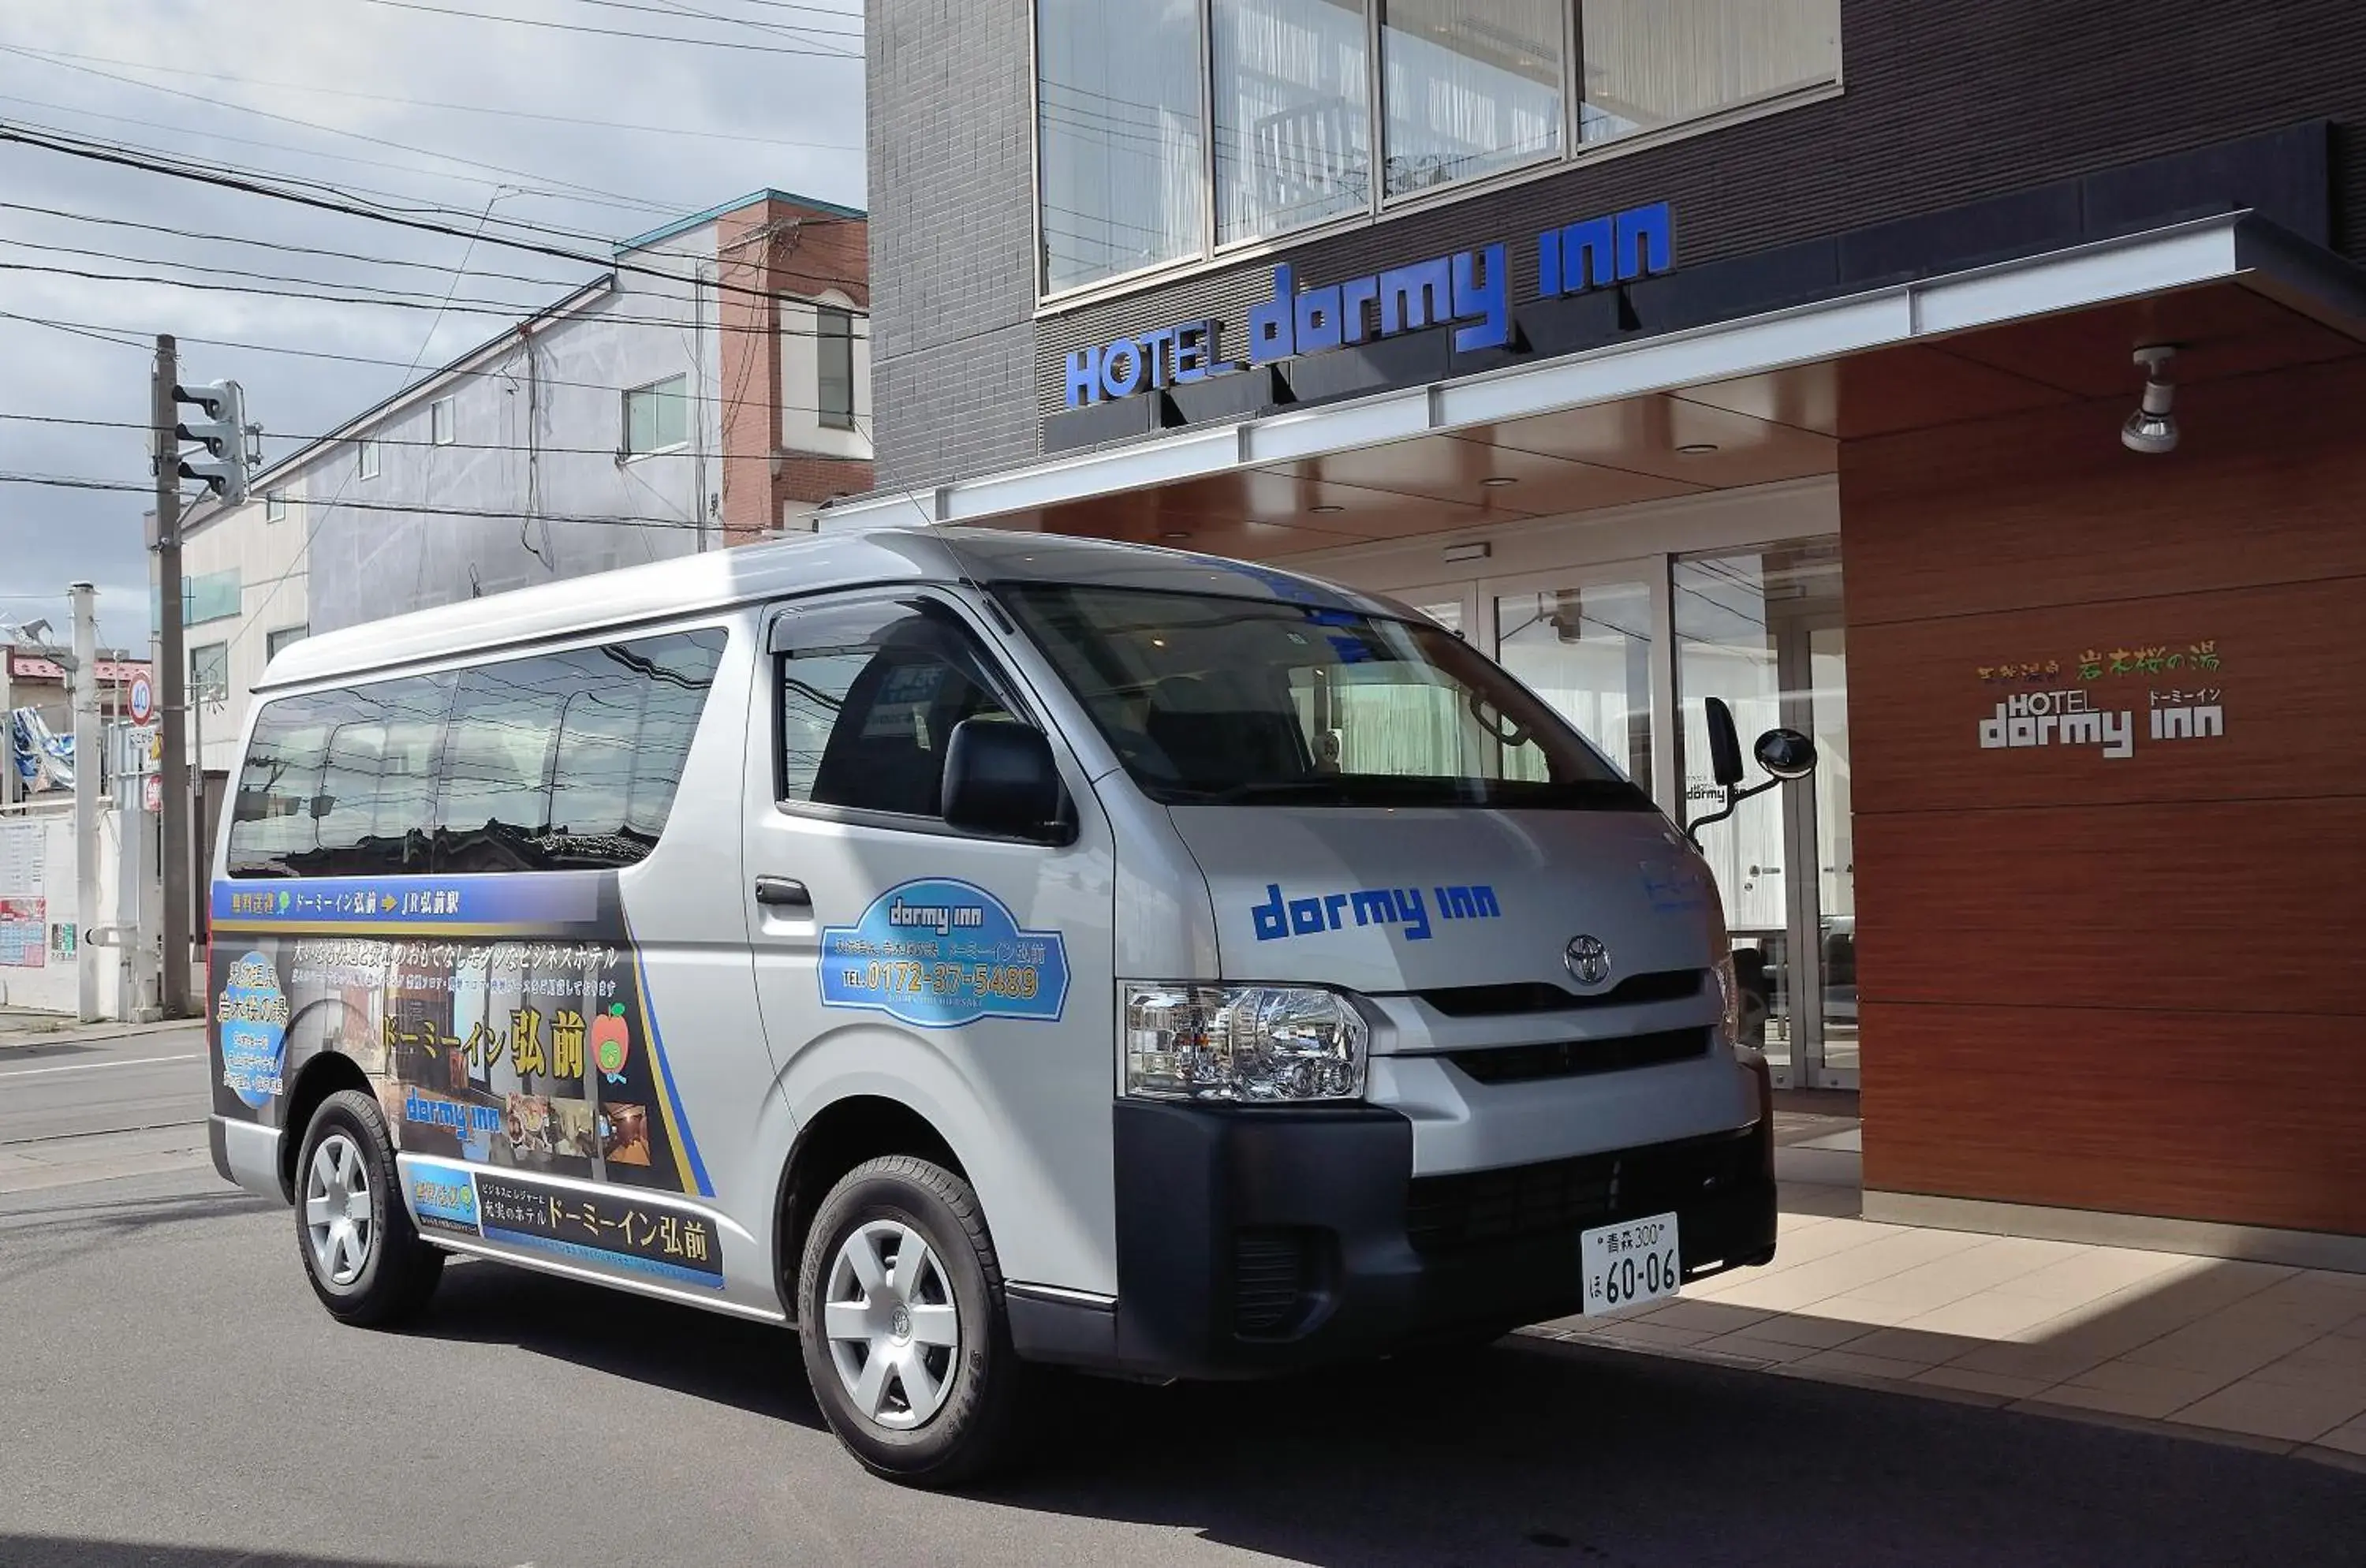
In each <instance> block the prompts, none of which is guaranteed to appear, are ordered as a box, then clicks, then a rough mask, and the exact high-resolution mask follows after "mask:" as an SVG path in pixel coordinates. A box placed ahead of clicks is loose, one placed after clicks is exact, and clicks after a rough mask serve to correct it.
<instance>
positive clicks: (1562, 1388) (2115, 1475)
mask: <svg viewBox="0 0 2366 1568" xmlns="http://www.w3.org/2000/svg"><path fill="white" fill-rule="evenodd" d="M413 1332H417V1333H422V1334H425V1335H429V1336H434V1337H442V1338H445V1339H450V1340H455V1341H462V1342H471V1343H512V1344H516V1345H518V1346H521V1347H523V1348H527V1349H531V1350H534V1351H535V1352H537V1353H539V1354H543V1355H546V1356H552V1357H556V1358H558V1359H563V1360H567V1361H569V1362H573V1363H577V1364H580V1365H583V1366H587V1367H591V1368H593V1369H596V1370H599V1371H605V1372H608V1373H610V1374H612V1375H615V1376H619V1377H627V1378H632V1379H635V1380H637V1381H641V1382H648V1383H651V1384H655V1385H659V1386H662V1387H667V1388H671V1389H677V1390H680V1391H682V1392H683V1393H690V1394H693V1395H695V1396H696V1397H699V1398H702V1399H706V1400H712V1401H714V1402H715V1403H717V1404H726V1405H730V1406H733V1407H736V1408H738V1409H742V1410H747V1411H750V1412H754V1413H758V1414H760V1415H764V1416H775V1417H779V1418H781V1419H783V1420H785V1421H787V1422H790V1423H792V1424H794V1425H795V1426H798V1427H806V1428H809V1429H818V1428H819V1427H821V1422H820V1420H819V1417H818V1415H817V1412H816V1410H815V1408H814V1406H813V1404H812V1402H811V1398H810V1396H809V1395H808V1393H806V1387H805V1381H804V1377H803V1373H802V1371H801V1370H800V1368H799V1366H798V1365H797V1362H796V1360H795V1341H794V1339H793V1338H792V1337H790V1336H789V1335H788V1334H786V1333H785V1332H784V1331H783V1330H781V1329H778V1328H773V1327H770V1326H767V1325H760V1324H753V1323H741V1322H736V1321H732V1320H729V1319H723V1318H716V1317H710V1316H706V1315H704V1314H697V1315H693V1311H692V1309H688V1308H682V1307H676V1306H671V1305H669V1304H667V1303H661V1302H655V1301H648V1300H642V1299H637V1298H632V1297H627V1296H623V1295H618V1294H612V1293H609V1292H604V1291H601V1290H599V1289H598V1288H597V1287H593V1286H589V1285H583V1284H579V1283H576V1282H574V1281H571V1280H560V1279H555V1278H552V1277H549V1276H545V1275H536V1274H531V1273H526V1272H524V1271H521V1270H516V1269H504V1268H501V1267H500V1266H498V1265H492V1264H485V1263H467V1264H456V1265H455V1266H454V1267H453V1268H452V1269H450V1271H449V1272H448V1274H447V1276H446V1279H445V1286H444V1290H443V1292H441V1293H439V1295H438V1297H437V1299H436V1302H435V1305H434V1309H433V1310H432V1312H431V1313H430V1314H429V1315H428V1316H427V1317H426V1318H425V1319H424V1320H423V1322H422V1323H421V1325H419V1326H418V1328H416V1329H415V1330H414V1331H413ZM1038 1393H1039V1402H1038V1406H1037V1431H1036V1432H1035V1434H1034V1438H1033V1443H1032V1447H1031V1452H1030V1454H1029V1455H1028V1458H1027V1459H1026V1461H1024V1462H1023V1463H1022V1464H1021V1465H1020V1467H1019V1468H1018V1469H1017V1470H1016V1471H1015V1472H1013V1473H1011V1474H1010V1475H1009V1476H1008V1478H1006V1479H1004V1480H1003V1481H1001V1482H998V1483H995V1484H993V1485H991V1486H989V1487H987V1488H986V1489H984V1490H982V1491H980V1492H978V1493H976V1494H975V1499H976V1500H977V1501H980V1502H985V1503H987V1504H991V1505H997V1506H1006V1507H1010V1508H1015V1509H1022V1510H1027V1511H1031V1512H1049V1513H1054V1514H1062V1515H1073V1516H1076V1517H1089V1518H1097V1519H1109V1520H1114V1521H1121V1522H1126V1523H1133V1524H1146V1525H1152V1526H1157V1527H1164V1528H1167V1529H1184V1530H1189V1531H1191V1532H1193V1533H1195V1534H1197V1535H1199V1536H1200V1537H1202V1538H1204V1539H1206V1540H1211V1541H1214V1542H1220V1543H1222V1544H1226V1545H1231V1546H1235V1547H1239V1548H1242V1549H1245V1550H1248V1551H1258V1552H1263V1553H1266V1554H1268V1555H1270V1556H1272V1557H1276V1558H1279V1559H1281V1560H1284V1561H1287V1562H1301V1563H1308V1564H1319V1565H1322V1568H1367V1565H1377V1564H1390V1563H1407V1564H1411V1563H1424V1564H1444V1565H1453V1564H1463V1565H1468V1568H1480V1565H1483V1564H1496V1563H1510V1564H1519V1563H1530V1562H1533V1563H1588V1564H1593V1563H1603V1564H1608V1563H1645V1562H1649V1563H1657V1562H1683V1563H1684V1564H1687V1568H1711V1565H1715V1564H1724V1563H1732V1564H1737V1565H1739V1564H1752V1565H1759V1568H1763V1565H1781V1564H1789V1563H1799V1564H1810V1563H1812V1564H1816V1565H1817V1568H1828V1565H1829V1564H1831V1563H1832V1562H1852V1563H1889V1562H1895V1563H1901V1564H1905V1563H1911V1564H1916V1565H1922V1564H1929V1563H1933V1562H1951V1563H1952V1562H1993V1563H2000V1564H2011V1565H2013V1568H2035V1565H2039V1564H2053V1563H2061V1564H2082V1565H2083V1564H2090V1563H2094V1562H2144V1563H2146V1564H2177V1563H2195V1564H2205V1563H2206V1564H2223V1563H2227V1562H2279V1561H2282V1562H2322V1561H2327V1553H2328V1552H2336V1551H2341V1550H2346V1549H2347V1547H2348V1545H2349V1543H2350V1542H2351V1541H2352V1540H2354V1532H2355V1527H2356V1522H2357V1521H2358V1520H2359V1519H2360V1518H2361V1517H2366V1477H2361V1476H2359V1475H2356V1474H2351V1473H2349V1472H2342V1471H2337V1470H2334V1469H2331V1468H2329V1467H2325V1466H2319V1465H2315V1464H2312V1463H2309V1462H2307V1461H2301V1460H2294V1459H2289V1458H2282V1457H2278V1456H2274V1455H2269V1454H2262V1453H2256V1452H2252V1451H2248V1450H2239V1449H2234V1448H2228V1447H2224V1446H2219V1445H2214V1444H2206V1443H2201V1442H2194V1441H2187V1440H2183V1439H2179V1438H2166V1437H2160V1436H2156V1435H2153V1434H2149V1433H2142V1432H2130V1431H2124V1430H2119V1429H2114V1428H2111V1427H2101V1426H2094V1425H2089V1424H2086V1423H2081V1422H2074V1421H2065V1420H2061V1419H2058V1418H2054V1417H2046V1416H2024V1415H2019V1414H2015V1413H2011V1412H2007V1411H2000V1410H1992V1409H1983V1408H1975V1407H1971V1406H1967V1405H1960V1404H1949V1403H1945V1402H1943V1401H1937V1400H1932V1399H1925V1398H1920V1397H1913V1396H1905V1395H1895V1394H1888V1393H1879V1392H1876V1391H1870V1390H1865V1389H1858V1388H1850V1387H1845V1386H1841V1385H1836V1384H1830V1383H1821V1382H1809V1381H1807V1380H1803V1379H1797V1378H1787V1377H1780V1376H1771V1375H1767V1374H1764V1373H1760V1372H1751V1371H1735V1370H1732V1369H1728V1368H1720V1367H1712V1366H1707V1365H1701V1364H1695V1363H1686V1362H1679V1361H1673V1360H1667V1359H1658V1358H1641V1357H1635V1356H1630V1355H1628V1354H1625V1353H1622V1352H1618V1351H1614V1350H1599V1349H1594V1348H1582V1347H1575V1346H1561V1345H1543V1344H1540V1343H1538V1342H1535V1341H1526V1340H1518V1339H1515V1340H1508V1341H1505V1342H1504V1343H1502V1344H1500V1345H1498V1346H1495V1347H1493V1348H1487V1349H1483V1350H1479V1351H1473V1352H1469V1353H1465V1354H1462V1355H1459V1356H1452V1357H1446V1356H1441V1357H1437V1358H1429V1359H1414V1360H1404V1361H1397V1362H1387V1363H1380V1364H1377V1365H1369V1366H1362V1367H1351V1368H1346V1369H1340V1370H1337V1371H1328V1372H1324V1373H1319V1374H1314V1375H1310V1376H1305V1377H1300V1378H1294V1379H1290V1380H1286V1381H1281V1382H1264V1383H1246V1384H1234V1385H1189V1384H1185V1385H1177V1386H1173V1387H1167V1388H1152V1387H1144V1386H1139V1385H1132V1384H1124V1383H1114V1382H1099V1381H1096V1380H1092V1379H1087V1378H1081V1377H1072V1376H1058V1375H1053V1376H1047V1377H1045V1378H1044V1379H1043V1380H1042V1385H1041V1387H1040V1389H1039V1391H1038ZM848 1473H849V1483H850V1484H857V1485H862V1486H876V1487H880V1488H881V1491H880V1496H881V1499H882V1503H883V1506H894V1504H893V1494H892V1493H890V1492H888V1491H887V1490H886V1489H885V1488H884V1483H877V1482H873V1481H869V1480H858V1479H856V1478H855V1476H854V1472H852V1471H851V1468H850V1470H849V1472H848ZM2236 1499H2240V1503H2239V1506H2236V1503H2235V1500H2236ZM5 1561H7V1559H6V1555H5V1553H4V1552H0V1562H5Z"/></svg>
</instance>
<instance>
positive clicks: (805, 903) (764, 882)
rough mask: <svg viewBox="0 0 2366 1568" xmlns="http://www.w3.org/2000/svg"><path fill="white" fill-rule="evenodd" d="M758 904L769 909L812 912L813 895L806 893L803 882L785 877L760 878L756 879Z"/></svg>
mask: <svg viewBox="0 0 2366 1568" xmlns="http://www.w3.org/2000/svg"><path fill="white" fill-rule="evenodd" d="M756 902H757V903H759V904H761V905H763V906H765V907H766V908H774V909H805V910H807V911H810V910H811V909H812V908H813V895H812V894H810V893H808V892H806V885H805V884H804V883H802V882H794V881H791V880H790V879H789V878H788V877H785V876H760V877H758V878H757V879H756Z"/></svg>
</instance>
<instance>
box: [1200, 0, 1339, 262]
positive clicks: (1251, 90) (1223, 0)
mask: <svg viewBox="0 0 2366 1568" xmlns="http://www.w3.org/2000/svg"><path fill="white" fill-rule="evenodd" d="M1210 19H1211V31H1212V34H1213V36H1212V37H1211V39H1210V46H1211V56H1212V61H1213V74H1212V77H1211V80H1212V82H1213V84H1214V102H1215V110H1216V124H1215V143H1216V243H1218V244H1230V243H1233V242H1234V241H1238V240H1249V239H1255V238H1256V237H1258V236H1260V235H1265V234H1285V233H1288V232H1290V231H1291V230H1293V229H1303V228H1305V227H1306V226H1307V225H1308V224H1310V223H1320V222H1322V221H1324V220H1325V219H1330V218H1337V217H1340V216H1342V215H1344V214H1347V213H1354V212H1361V211H1364V210H1365V209H1367V208H1368V207H1369V205H1370V202H1371V182H1372V133H1371V103H1370V73H1369V57H1370V52H1371V46H1370V38H1369V34H1368V32H1367V31H1366V28H1365V10H1364V0H1214V5H1213V7H1212V9H1211V13H1210Z"/></svg>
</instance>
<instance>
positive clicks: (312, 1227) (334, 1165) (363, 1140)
mask: <svg viewBox="0 0 2366 1568" xmlns="http://www.w3.org/2000/svg"><path fill="white" fill-rule="evenodd" d="M399 1180H400V1177H399V1176H398V1174H397V1172H396V1170H395V1166H394V1142H393V1140H392V1139H391V1138H389V1137H388V1136H387V1131H386V1117H385V1114H384V1112H382V1111H379V1110H378V1106H377V1100H373V1099H371V1098H370V1097H369V1096H368V1095H366V1094H364V1093H362V1092H361V1091H360V1090H359V1089H341V1090H339V1091H338V1092H337V1093H335V1094H332V1095H331V1096H329V1098H328V1099H326V1100H322V1101H321V1106H320V1109H319V1110H317V1111H314V1112H313V1113H312V1122H311V1124H310V1126H308V1127H307V1128H305V1129H304V1146H303V1153H302V1154H301V1155H300V1156H299V1157H298V1159H297V1161H296V1252H297V1255H298V1256H299V1258H302V1259H303V1260H304V1277H305V1278H306V1279H308V1280H311V1281H312V1293H313V1294H315V1295H317V1296H319V1297H320V1298H321V1305H322V1306H324V1307H326V1308H328V1309H329V1315H330V1316H332V1317H333V1318H335V1319H336V1320H337V1321H338V1322H340V1323H349V1324H352V1325H355V1326H357V1327H362V1328H383V1327H387V1326H389V1325H393V1324H397V1323H400V1322H401V1321H402V1320H403V1319H405V1318H408V1317H410V1316H411V1315H412V1314H415V1313H417V1312H418V1311H419V1309H420V1308H421V1307H423V1306H424V1305H426V1304H427V1298H428V1297H429V1296H431V1295H433V1294H434V1292H435V1284H436V1281H437V1280H441V1279H442V1278H443V1277H444V1254H443V1252H442V1251H441V1250H440V1249H438V1248H436V1247H430V1246H428V1245H427V1243H425V1242H423V1241H422V1240H420V1239H419V1232H418V1229H417V1228H416V1227H415V1226H413V1225H412V1224H411V1211H410V1209H409V1208H408V1207H406V1206H405V1205H404V1203H403V1201H402V1200H401V1198H400V1196H399V1195H398V1193H397V1190H396V1189H397V1183H398V1181H399ZM356 1251H358V1252H359V1254H360V1261H359V1263H358V1264H356V1263H355V1261H354V1255H355V1252H356Z"/></svg>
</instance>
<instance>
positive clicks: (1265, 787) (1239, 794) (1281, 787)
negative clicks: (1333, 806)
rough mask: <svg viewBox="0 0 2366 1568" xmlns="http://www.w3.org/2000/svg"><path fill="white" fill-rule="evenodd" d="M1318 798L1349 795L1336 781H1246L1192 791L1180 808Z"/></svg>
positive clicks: (1338, 797)
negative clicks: (1250, 801)
mask: <svg viewBox="0 0 2366 1568" xmlns="http://www.w3.org/2000/svg"><path fill="white" fill-rule="evenodd" d="M1315 796H1320V797H1323V798H1325V799H1331V800H1346V799H1348V798H1349V793H1348V791H1347V790H1346V787H1345V786H1344V785H1342V784H1340V782H1339V781H1338V780H1337V779H1247V780H1244V781H1243V782H1242V783H1240V784H1227V785H1225V786H1224V787H1223V788H1222V789H1203V790H1193V791H1191V792H1190V795H1189V800H1188V801H1186V802H1183V803H1181V804H1188V805H1191V806H1236V805H1238V804H1240V803H1241V802H1242V801H1245V800H1301V799H1306V798H1310V797H1315Z"/></svg>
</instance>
